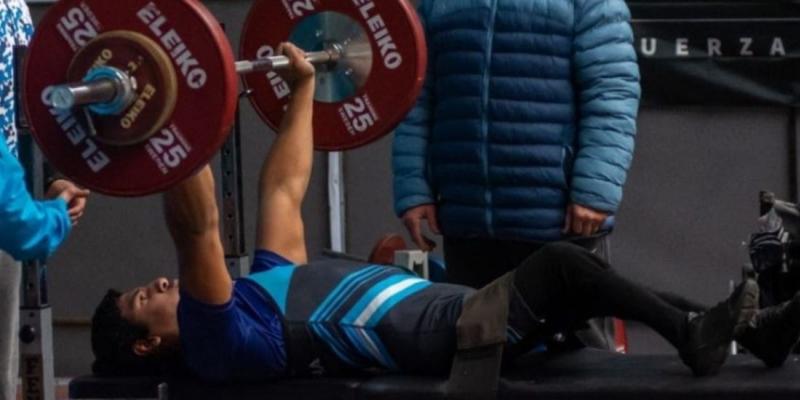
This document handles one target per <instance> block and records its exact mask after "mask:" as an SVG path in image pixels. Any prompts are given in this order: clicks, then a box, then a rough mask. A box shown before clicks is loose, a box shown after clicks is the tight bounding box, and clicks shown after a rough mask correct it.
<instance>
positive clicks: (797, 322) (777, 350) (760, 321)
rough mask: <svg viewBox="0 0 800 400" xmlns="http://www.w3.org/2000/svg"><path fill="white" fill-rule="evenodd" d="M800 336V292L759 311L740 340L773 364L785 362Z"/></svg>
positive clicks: (778, 365)
mask: <svg viewBox="0 0 800 400" xmlns="http://www.w3.org/2000/svg"><path fill="white" fill-rule="evenodd" d="M799 339H800V293H799V294H796V295H795V296H794V298H793V299H791V300H789V301H787V302H785V303H783V304H780V305H777V306H773V307H769V308H765V309H763V310H761V311H759V312H758V313H757V314H756V315H755V317H753V319H751V320H750V322H749V323H748V324H747V326H745V327H744V329H742V331H741V332H737V335H736V340H737V341H738V342H739V343H740V344H741V345H742V346H744V348H746V349H747V350H749V351H750V352H751V353H753V355H754V356H756V357H758V358H759V359H760V360H761V361H763V362H764V364H767V366H768V367H770V368H776V367H780V366H781V365H783V362H784V361H786V358H787V357H788V356H789V353H791V352H792V349H793V348H794V346H795V345H796V344H797V342H798V340H799Z"/></svg>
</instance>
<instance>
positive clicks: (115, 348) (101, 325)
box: [92, 289, 179, 376]
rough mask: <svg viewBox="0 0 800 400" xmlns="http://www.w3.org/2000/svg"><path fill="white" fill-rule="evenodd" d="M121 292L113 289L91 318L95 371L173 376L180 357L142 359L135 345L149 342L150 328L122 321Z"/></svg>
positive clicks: (111, 373) (101, 373)
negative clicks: (141, 340) (135, 351)
mask: <svg viewBox="0 0 800 400" xmlns="http://www.w3.org/2000/svg"><path fill="white" fill-rule="evenodd" d="M121 295H122V293H120V292H119V291H116V290H114V289H110V290H109V291H108V292H107V293H106V295H105V296H104V297H103V300H102V301H101V302H100V304H99V305H98V306H97V309H95V312H94V316H93V317H92V351H93V352H94V357H95V361H94V363H93V364H92V372H93V373H94V374H95V375H98V376H157V375H164V374H168V373H171V371H172V370H175V366H176V365H177V364H178V363H177V360H178V359H179V355H174V356H171V357H164V356H158V355H150V356H139V355H137V354H136V353H134V352H133V344H134V343H135V342H136V341H137V340H139V339H147V334H148V332H147V328H146V327H144V326H138V325H134V324H133V323H131V322H129V321H127V320H126V319H124V318H122V312H121V311H120V308H119V305H118V304H117V302H118V301H119V298H120V296H121Z"/></svg>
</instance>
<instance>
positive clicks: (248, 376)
mask: <svg viewBox="0 0 800 400" xmlns="http://www.w3.org/2000/svg"><path fill="white" fill-rule="evenodd" d="M282 324H283V322H282V319H281V318H280V316H279V315H278V313H277V312H276V311H275V309H274V306H273V305H272V304H271V303H270V302H268V301H265V300H264V297H263V295H260V293H259V292H258V289H257V288H255V287H253V285H250V284H249V283H248V282H247V281H246V280H240V281H237V282H236V283H235V286H234V294H233V297H232V298H231V301H230V302H228V304H224V305H209V304H204V303H202V302H199V301H197V300H195V299H193V298H191V297H190V296H189V295H188V294H187V293H181V300H180V303H179V305H178V325H179V328H180V337H181V349H182V353H183V355H184V360H185V361H186V364H187V367H189V369H190V370H191V371H192V372H194V373H195V374H197V375H198V376H199V377H201V378H203V379H206V380H210V381H215V382H232V381H259V380H265V379H270V378H275V377H279V376H281V375H283V373H284V371H285V369H286V363H287V361H286V350H285V345H284V338H283V325H282Z"/></svg>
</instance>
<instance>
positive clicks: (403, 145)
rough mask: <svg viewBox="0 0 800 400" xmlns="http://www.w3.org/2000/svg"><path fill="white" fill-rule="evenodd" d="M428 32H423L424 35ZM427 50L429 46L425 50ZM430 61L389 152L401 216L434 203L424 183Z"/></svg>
mask: <svg viewBox="0 0 800 400" xmlns="http://www.w3.org/2000/svg"><path fill="white" fill-rule="evenodd" d="M429 3H430V2H429V1H427V0H423V1H422V2H421V4H420V6H419V10H418V11H419V15H420V19H421V20H422V23H423V24H425V19H426V13H425V8H426V5H427V4H429ZM427 32H428V30H427V29H426V35H427ZM429 47H430V46H429ZM431 64H433V58H432V57H431V54H430V53H429V54H428V71H427V73H426V77H425V83H424V86H423V88H422V92H421V94H420V97H419V99H417V104H416V105H415V106H414V108H413V109H412V110H411V112H410V113H409V114H408V116H407V117H406V119H405V120H404V121H403V122H402V123H401V124H400V125H399V126H398V127H397V130H396V131H395V136H394V143H393V148H392V170H393V174H394V210H395V213H396V214H397V216H399V217H400V216H402V215H403V214H405V212H406V211H407V210H409V209H411V208H414V207H416V206H419V205H423V204H431V203H434V202H435V198H434V195H433V191H432V190H431V185H430V182H429V181H428V171H427V170H428V139H429V137H430V130H431V124H432V113H433V90H434V89H433V86H434V77H433V73H432V69H433V68H432V67H431Z"/></svg>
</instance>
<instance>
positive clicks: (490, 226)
mask: <svg viewBox="0 0 800 400" xmlns="http://www.w3.org/2000/svg"><path fill="white" fill-rule="evenodd" d="M497 2H498V0H492V9H491V12H490V15H489V18H490V19H489V32H487V39H488V41H487V59H486V72H485V73H484V75H483V87H484V88H485V90H484V93H483V134H484V137H483V139H484V140H483V174H484V176H485V177H486V190H485V192H484V198H485V200H486V224H487V226H486V230H487V232H488V234H489V237H494V219H493V218H492V216H493V214H492V191H491V179H490V178H489V97H490V96H489V92H490V91H491V86H490V85H491V76H492V72H491V70H492V57H493V52H494V29H495V23H496V22H497V21H496V18H497Z"/></svg>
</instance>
